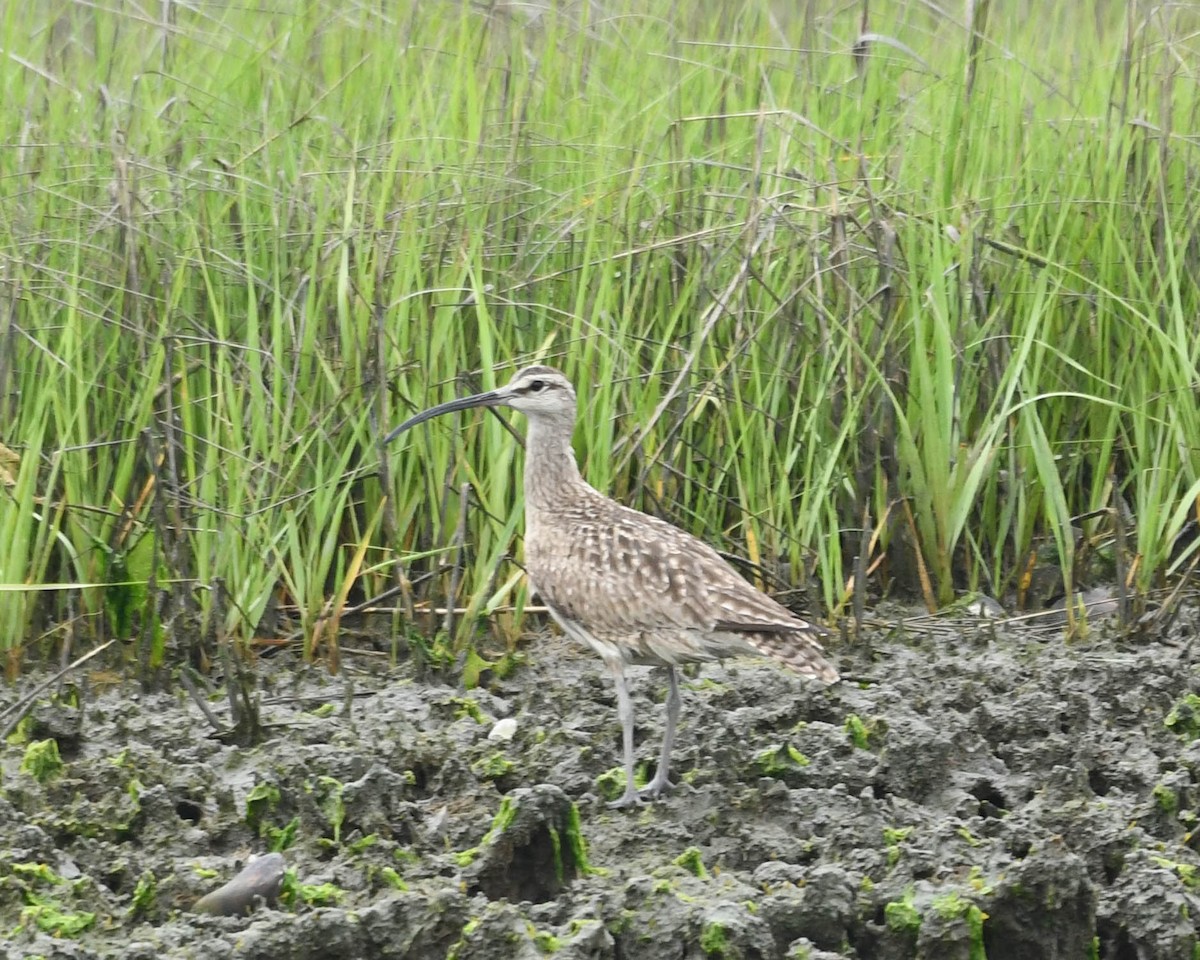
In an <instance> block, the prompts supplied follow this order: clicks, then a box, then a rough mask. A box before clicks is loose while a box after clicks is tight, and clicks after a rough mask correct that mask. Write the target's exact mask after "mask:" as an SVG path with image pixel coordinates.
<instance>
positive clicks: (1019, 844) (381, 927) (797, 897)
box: [0, 617, 1200, 960]
mask: <svg viewBox="0 0 1200 960" xmlns="http://www.w3.org/2000/svg"><path fill="white" fill-rule="evenodd" d="M1179 629H1180V630H1181V631H1183V633H1182V634H1181V635H1182V636H1185V637H1186V636H1190V635H1191V634H1190V633H1188V631H1194V629H1195V619H1194V618H1192V617H1186V618H1184V619H1183V621H1182V622H1181V625H1180V628H1179ZM868 649H869V650H870V653H867V652H866V651H867V650H868ZM1181 649H1183V648H1177V647H1174V646H1171V645H1170V644H1167V643H1155V642H1145V643H1143V644H1140V645H1139V646H1138V647H1137V648H1136V649H1130V648H1128V647H1126V646H1125V645H1123V644H1121V643H1117V642H1109V641H1106V640H1103V639H1095V640H1093V641H1089V642H1086V643H1073V644H1071V645H1066V644H1063V643H1061V642H1059V641H1050V642H1045V641H1041V640H1032V639H1031V638H1028V637H1024V636H1021V635H1020V634H1012V635H1003V636H998V637H996V636H983V635H979V636H976V635H972V634H969V633H964V634H962V635H961V636H959V637H955V638H954V639H953V640H947V639H946V638H945V637H937V636H931V637H927V638H923V637H920V636H916V637H913V638H910V639H908V640H904V639H897V638H895V637H892V638H883V637H880V638H873V639H872V643H871V644H870V646H869V647H863V648H862V649H861V650H859V649H857V648H851V649H842V650H840V651H839V652H838V653H839V656H840V657H841V660H842V664H841V665H842V666H844V667H846V668H847V670H848V672H851V671H852V672H853V673H854V674H855V675H857V676H862V677H870V678H874V679H873V681H872V682H871V683H869V684H866V685H858V684H842V685H840V686H838V687H835V688H832V689H828V690H820V689H815V690H814V689H812V688H811V687H809V686H806V685H804V684H802V683H800V682H798V681H796V680H795V678H793V677H791V676H790V675H788V674H786V673H784V672H781V671H778V670H776V669H774V668H773V667H771V666H769V665H767V664H762V663H758V662H748V661H735V662H731V663H729V664H727V665H724V666H712V667H706V668H704V670H703V673H702V676H701V678H700V681H699V682H694V683H689V684H685V685H684V696H685V699H686V700H687V704H686V709H685V713H684V716H685V718H686V720H685V723H684V726H683V727H682V728H681V732H680V739H679V743H678V749H679V751H680V754H679V758H678V770H679V776H680V780H681V781H683V785H681V786H680V787H678V788H677V789H676V791H675V792H674V793H673V794H672V795H671V796H670V797H669V798H667V799H666V800H665V801H664V802H662V803H658V804H653V805H648V806H645V807H642V808H640V809H638V810H634V811H621V812H618V811H613V810H610V809H608V808H607V807H606V806H605V804H604V798H603V797H602V796H601V795H600V793H599V791H598V790H597V781H598V778H600V777H602V775H603V774H604V772H605V771H608V770H610V769H611V768H613V767H614V766H615V765H616V763H617V761H618V760H619V742H618V741H619V738H618V736H617V732H618V731H617V728H616V724H615V721H614V719H613V716H612V711H611V696H612V694H611V690H610V688H609V686H608V684H607V683H605V681H604V678H603V676H602V671H601V670H600V669H598V667H597V665H596V664H595V662H594V661H593V660H592V659H591V658H589V657H588V656H587V655H585V654H582V653H581V652H579V651H577V650H575V649H574V648H573V647H572V646H571V645H570V644H569V643H567V642H565V641H562V640H560V639H545V640H542V641H539V642H538V643H537V644H536V645H534V646H533V647H531V648H529V653H528V656H527V657H526V662H525V663H524V665H523V666H522V667H521V668H520V669H518V670H516V671H515V672H514V673H513V674H511V675H510V676H508V677H506V678H503V679H497V680H495V681H494V682H493V683H492V684H491V685H490V686H489V687H488V688H486V689H478V690H474V691H472V692H471V694H470V696H469V698H468V697H464V696H463V695H462V693H461V692H460V691H459V690H458V688H457V687H456V686H455V685H452V684H447V683H442V682H439V681H435V680H426V681H422V682H416V681H412V680H408V681H406V682H396V680H395V678H393V677H391V676H388V675H385V674H383V673H379V674H371V673H368V672H362V671H358V670H356V676H355V677H354V685H355V690H356V692H357V695H358V706H357V707H356V710H355V711H354V713H353V714H352V715H349V716H346V715H341V714H338V713H330V712H328V711H321V710H319V709H313V704H314V702H316V701H318V700H320V699H322V698H323V699H325V700H326V701H327V702H330V703H334V702H339V701H340V699H341V698H342V695H343V690H342V683H341V681H340V680H339V679H337V678H330V677H328V676H326V675H323V674H322V673H321V672H320V671H318V670H312V669H310V668H308V667H306V666H304V665H303V664H302V663H299V662H297V661H290V660H288V659H287V658H286V657H284V658H276V659H275V660H274V661H270V662H268V661H264V662H263V663H261V664H260V666H259V669H260V670H261V671H262V672H263V675H264V676H263V681H264V689H265V690H267V689H269V690H270V691H271V692H270V695H268V696H264V700H263V711H264V720H266V721H267V722H268V724H269V726H268V727H267V729H270V730H274V731H276V733H275V734H274V736H273V738H272V739H271V740H269V741H267V742H266V743H264V744H263V745H261V746H259V747H256V748H254V749H245V748H237V747H233V746H230V745H227V744H225V743H223V742H222V741H220V740H219V739H216V738H214V737H212V736H211V730H210V728H209V727H208V726H207V722H206V721H205V720H204V718H203V717H202V716H201V715H200V714H199V712H198V711H197V710H196V709H195V707H194V706H193V705H192V704H191V703H190V702H189V701H188V700H187V699H186V698H182V697H176V696H173V695H168V694H149V695H148V694H142V693H139V692H138V691H136V690H135V689H133V688H130V689H127V690H122V691H107V692H97V693H96V694H95V695H94V696H92V697H91V698H89V699H86V700H85V701H84V706H83V707H82V708H81V709H82V711H83V713H82V719H81V722H80V723H79V725H78V729H77V731H76V733H75V734H74V735H73V736H72V737H70V738H65V737H60V740H61V743H60V750H59V752H60V759H61V762H62V769H61V770H60V771H59V772H58V773H57V774H56V775H54V776H51V777H49V778H47V779H45V780H38V779H37V778H35V777H34V776H33V775H32V774H31V772H29V771H28V770H24V771H23V770H22V769H21V765H22V761H23V760H24V757H25V754H26V748H25V746H24V745H23V744H19V743H18V744H7V745H5V748H4V753H3V755H2V761H0V772H2V774H3V779H2V780H0V850H3V851H4V852H5V854H6V857H5V858H4V859H0V885H2V886H3V888H4V889H7V890H8V891H10V892H12V893H15V895H16V896H15V901H16V902H15V903H14V902H13V901H14V897H11V896H10V897H8V898H5V899H3V900H0V928H3V929H4V930H5V931H6V932H8V931H11V936H12V938H13V939H14V943H15V944H16V947H15V949H17V950H18V951H20V953H21V954H22V955H25V954H28V955H33V954H38V953H41V954H43V955H45V956H47V957H58V956H62V957H68V956H69V957H71V958H72V960H78V958H93V957H94V958H116V957H122V958H124V957H132V958H135V960H136V958H138V957H140V956H145V957H146V958H147V960H153V958H159V957H163V958H174V957H180V958H182V957H186V956H193V955H195V954H196V953H197V951H202V952H205V954H206V955H212V956H217V957H221V956H231V957H232V955H233V954H232V951H233V949H234V945H235V944H237V955H238V956H239V957H243V956H244V957H250V958H264V960H265V958H267V957H270V956H279V955H289V956H293V955H294V956H297V957H304V956H306V955H314V956H315V955H322V956H324V955H332V954H337V955H341V956H347V957H364V958H365V957H375V956H388V955H396V956H406V957H412V958H414V960H434V958H436V960H444V958H445V957H447V956H451V955H452V956H455V957H457V958H458V960H473V958H478V960H484V958H487V960H495V958H503V957H507V956H511V957H514V958H516V957H523V956H537V955H547V951H552V952H553V955H554V956H556V957H564V958H574V957H579V958H582V957H595V958H615V957H617V956H620V957H624V958H633V960H657V958H658V957H660V956H664V954H663V953H662V952H661V950H660V949H659V948H658V947H656V944H660V943H663V942H666V941H670V942H672V943H677V944H681V945H683V948H684V950H685V951H686V952H687V953H688V955H691V956H696V957H701V956H718V955H722V956H728V957H735V956H752V955H755V954H757V955H758V956H761V957H763V958H766V960H770V958H775V957H778V958H783V957H787V956H789V955H790V956H803V955H809V956H817V957H822V958H830V957H845V958H857V960H865V958H868V957H897V958H900V957H907V956H915V955H924V956H943V955H951V954H950V953H948V952H947V951H952V950H957V951H960V952H959V953H954V954H952V955H955V956H962V957H963V958H964V960H968V958H976V960H978V958H981V957H983V956H985V955H986V957H988V958H989V960H1018V958H1020V960H1026V958H1029V960H1060V958H1062V960H1065V958H1068V957H1070V958H1072V960H1074V958H1076V957H1080V956H1088V955H1093V956H1097V957H1101V958H1106V957H1114V956H1120V953H1119V951H1120V950H1124V949H1126V946H1125V945H1130V946H1129V947H1128V949H1136V950H1138V951H1140V953H1141V956H1143V957H1146V958H1151V960H1160V958H1161V960H1167V958H1171V960H1174V958H1175V957H1179V956H1184V957H1187V956H1190V955H1191V953H1192V951H1193V949H1194V947H1195V943H1196V931H1195V928H1194V924H1193V922H1192V921H1191V920H1190V919H1189V918H1191V917H1197V916H1200V890H1197V881H1196V877H1197V876H1200V856H1198V855H1197V854H1196V853H1195V852H1194V851H1193V849H1192V847H1191V844H1192V832H1193V830H1194V829H1195V822H1196V818H1195V811H1196V810H1197V808H1200V743H1198V742H1197V741H1196V740H1195V739H1194V738H1191V737H1190V736H1184V735H1181V733H1182V731H1183V730H1184V729H1185V727H1184V723H1183V721H1182V720H1181V719H1178V718H1182V717H1183V716H1184V710H1185V709H1186V706H1185V707H1184V708H1177V705H1178V704H1181V703H1182V704H1185V705H1186V704H1187V703H1188V699H1187V698H1188V695H1189V694H1192V693H1193V692H1194V691H1195V690H1200V676H1197V675H1195V673H1194V671H1193V669H1192V668H1191V666H1190V665H1188V664H1187V663H1185V662H1181V658H1180V650H1181ZM632 676H633V687H634V696H635V698H637V699H639V700H644V699H645V698H647V697H650V698H653V696H654V692H655V687H656V684H655V682H647V679H646V678H647V676H648V675H646V674H642V673H641V672H639V671H634V672H633V673H632ZM15 693H16V691H13V692H12V693H11V694H10V693H5V694H4V695H5V696H9V695H15ZM468 699H469V700H470V701H471V703H472V704H474V708H468V707H466V706H465V701H466V700H468ZM1173 708H1175V709H1173ZM57 709H58V708H57V707H56V705H55V704H54V703H53V702H51V701H48V702H46V703H44V704H41V705H39V706H38V707H37V709H36V710H35V711H34V714H33V716H32V718H31V722H30V724H29V727H28V732H29V738H28V739H29V740H47V739H50V737H49V736H48V733H49V731H51V730H52V729H54V725H55V722H56V719H55V713H56V710H57ZM639 715H644V716H645V717H647V720H646V722H647V723H648V724H655V723H659V724H660V723H661V722H662V719H661V717H660V716H657V715H656V714H655V713H654V712H653V711H649V710H647V711H645V712H644V713H642V712H641V711H639ZM1172 716H1173V717H1175V718H1176V722H1173V723H1170V724H1168V723H1167V720H1168V718H1169V717H1172ZM504 717H520V722H519V724H518V725H517V728H516V732H515V735H514V737H513V739H512V741H510V742H508V743H505V744H504V745H503V747H502V749H501V750H500V751H499V752H498V745H497V743H496V742H495V741H492V740H489V739H488V737H487V734H488V731H489V728H490V727H491V726H492V725H493V723H494V721H495V720H497V719H499V718H504ZM850 717H858V718H861V720H862V723H863V726H864V728H865V729H866V730H867V731H868V733H867V742H868V749H863V747H862V745H861V743H862V737H861V736H860V735H859V734H860V733H861V731H860V730H859V728H858V725H857V724H854V723H852V722H850V721H849V720H848V718H850ZM651 718H652V719H651ZM884 731H886V733H884ZM655 732H657V731H654V730H648V731H647V733H648V734H649V735H650V738H651V739H652V738H653V734H654V733H655ZM793 752H794V753H795V754H798V755H799V756H801V757H803V758H804V759H805V760H807V763H802V762H800V761H799V760H797V758H796V756H794V755H793ZM501 754H502V756H503V758H504V759H505V760H506V761H507V762H508V763H511V767H507V766H506V768H505V770H504V773H503V776H502V777H501V778H499V779H497V778H496V777H494V776H493V774H495V773H496V772H498V770H497V768H496V766H495V764H496V758H497V757H498V756H500V755H501ZM762 758H767V759H768V760H769V763H768V764H767V766H768V768H769V769H764V768H763V766H762ZM500 784H502V786H501V785H500ZM1169 801H1173V804H1172V802H1169ZM283 837H286V846H287V853H286V856H287V863H288V870H289V875H288V878H287V880H286V882H285V890H286V896H281V902H280V904H279V907H278V908H276V909H270V908H264V909H259V910H257V911H255V912H253V913H252V914H250V915H249V916H247V917H201V916H198V915H194V914H191V913H190V912H189V908H190V905H191V904H193V903H195V901H196V900H198V899H199V898H200V897H202V896H203V895H205V894H206V893H209V892H210V891H212V890H215V889H216V888H218V887H220V886H221V884H222V883H224V882H226V881H228V880H230V879H231V878H233V877H234V876H235V875H236V874H237V873H238V871H239V870H240V869H241V868H242V867H243V866H244V865H245V863H246V858H247V855H248V854H250V853H264V852H266V850H267V849H268V847H269V846H270V845H271V844H272V843H275V842H280V840H281V838H283ZM6 862H12V863H13V864H14V866H13V867H11V868H6V867H4V866H3V864H4V863H6ZM89 915H90V916H89ZM150 943H154V944H155V945H156V946H155V947H154V949H153V950H151V949H150V947H149V946H139V944H142V945H148V944H150ZM68 944H69V945H70V946H68ZM305 951H309V953H308V954H306V953H305ZM318 951H319V953H318ZM388 951H391V954H389V953H388ZM1114 951H1116V952H1114Z"/></svg>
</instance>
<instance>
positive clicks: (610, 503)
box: [385, 366, 838, 806]
mask: <svg viewBox="0 0 1200 960" xmlns="http://www.w3.org/2000/svg"><path fill="white" fill-rule="evenodd" d="M482 406H489V407H495V406H508V407H512V408H513V409H515V410H518V411H520V412H522V413H524V414H525V415H526V417H527V418H528V419H529V431H528V435H527V439H526V451H525V568H526V571H527V572H528V574H529V578H530V581H531V583H532V585H533V587H534V589H535V590H536V591H537V593H538V595H539V596H540V597H541V599H542V601H543V602H544V603H545V604H546V606H547V607H548V608H549V610H550V612H551V613H552V614H553V616H554V619H555V620H556V621H558V623H559V624H560V625H561V626H562V628H563V630H564V631H565V632H566V633H567V634H568V635H569V636H571V637H573V638H574V639H576V640H579V641H580V642H582V643H585V644H587V645H588V646H590V647H591V648H592V649H593V650H595V651H596V652H597V653H598V654H599V655H600V656H601V657H602V658H603V660H604V662H605V664H606V665H607V666H608V669H609V670H610V671H611V673H612V674H613V677H614V679H615V682H616V688H617V706H618V713H619V714H620V718H621V724H622V731H623V734H624V747H625V771H626V775H627V783H626V789H625V795H624V796H623V797H621V799H620V800H618V801H617V805H620V806H624V805H626V804H629V803H633V802H636V801H637V800H638V799H639V798H640V797H639V794H638V792H637V790H636V789H635V787H634V782H633V708H632V705H631V703H630V700H629V691H628V687H627V684H626V682H625V671H624V668H625V665H626V664H627V663H639V664H652V665H659V666H664V667H666V668H667V674H668V681H669V684H670V692H669V695H668V697H667V725H666V734H665V737H664V740H663V749H662V754H661V756H660V760H659V765H658V770H657V772H656V773H655V776H654V779H653V780H652V781H651V782H650V783H649V784H647V786H646V787H645V788H644V790H643V791H642V794H641V796H657V795H658V794H660V793H661V792H662V791H663V790H665V789H667V788H668V787H669V786H670V783H669V780H668V778H667V772H668V768H669V765H670V756H671V747H672V744H673V740H674V734H675V723H676V720H677V718H678V714H679V688H678V678H677V676H676V671H675V667H676V666H678V665H680V664H683V663H688V662H693V661H697V660H715V659H719V658H723V657H730V656H738V655H742V654H749V655H761V656H767V657H771V658H772V659H775V660H778V661H779V662H780V663H783V664H785V665H786V666H788V667H790V668H791V669H793V670H795V671H797V672H798V673H800V674H802V675H803V676H806V677H811V678H814V679H817V680H821V681H824V682H825V683H833V682H834V681H836V680H837V679H838V675H837V671H836V670H835V669H834V668H833V666H832V665H831V664H830V663H829V662H828V661H827V660H826V659H825V657H824V654H823V652H822V650H821V645H820V643H819V638H820V636H821V635H822V634H823V633H824V632H825V631H824V630H822V629H821V628H820V627H816V626H814V625H812V624H810V623H808V622H806V621H804V620H801V619H800V618H799V617H796V616H795V615H794V614H792V613H791V611H789V610H788V609H787V608H785V607H783V606H782V605H781V604H779V603H776V602H775V601H774V600H772V599H771V598H770V597H768V596H767V595H766V594H764V593H761V592H760V591H758V590H756V589H755V588H754V587H753V586H751V585H750V584H749V583H747V582H746V581H745V580H744V579H742V578H741V577H740V576H738V574H737V573H736V572H734V570H733V569H732V568H731V567H730V566H729V564H727V563H726V562H725V561H724V560H723V559H722V558H721V557H720V555H719V554H718V553H717V552H716V551H715V550H713V549H712V547H710V546H708V544H706V543H704V542H702V541H700V540H697V539H696V538H695V537H693V536H692V535H691V534H689V533H685V532H684V531H683V530H680V529H679V528H678V527H674V526H672V525H671V524H669V523H666V522H664V521H662V520H659V519H657V518H655V517H651V516H649V515H647V514H644V513H640V512H639V511H637V510H632V509H630V508H629V507H625V506H622V505H621V504H619V503H617V502H616V501H614V500H611V499H609V498H608V497H606V496H604V495H603V494H602V493H600V492H599V491H598V490H596V489H595V488H594V487H592V486H590V485H589V484H588V483H587V482H586V481H585V480H584V479H583V477H582V476H581V475H580V473H579V468H578V466H577V465H576V462H575V454H574V451H573V450H572V448H571V433H572V431H573V428H574V424H575V406H576V404H575V391H574V389H573V388H572V386H571V384H570V381H568V380H567V378H566V377H564V376H563V375H562V374H561V373H560V372H559V371H557V370H555V369H553V368H552V367H545V366H532V367H526V368H525V369H524V370H521V371H519V372H518V373H517V374H516V375H515V376H514V377H513V378H512V380H511V381H510V382H509V383H508V385H507V386H505V387H502V388H500V389H498V390H493V391H491V392H489V393H482V394H477V395H476V396H472V397H464V398H462V399H459V400H452V401H450V402H449V403H445V404H441V405H440V406H437V407H433V408H431V409H429V410H426V411H425V412H424V413H420V414H417V415H416V416H415V417H412V418H411V419H409V420H407V421H405V422H404V423H402V424H401V425H400V426H399V427H397V428H396V429H395V430H393V431H392V432H391V433H390V434H389V435H388V436H387V438H386V440H385V442H387V441H390V440H392V439H393V438H394V437H395V436H396V435H397V434H399V433H401V432H402V431H404V430H407V429H409V428H410V427H412V426H414V425H415V424H417V423H421V422H423V421H425V420H428V419H430V418H432V417H435V416H438V415H440V414H443V413H449V412H451V411H454V410H465V409H467V408H469V407H482Z"/></svg>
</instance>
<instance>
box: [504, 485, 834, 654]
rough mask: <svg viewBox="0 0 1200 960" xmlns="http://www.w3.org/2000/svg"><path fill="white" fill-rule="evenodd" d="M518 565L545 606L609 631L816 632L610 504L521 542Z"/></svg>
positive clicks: (676, 536)
mask: <svg viewBox="0 0 1200 960" xmlns="http://www.w3.org/2000/svg"><path fill="white" fill-rule="evenodd" d="M526 561H527V564H528V565H529V570H530V574H531V575H532V577H533V580H534V583H535V585H536V586H537V588H538V590H539V592H540V593H541V594H542V596H543V597H544V598H545V599H546V601H547V602H548V603H550V604H552V605H554V606H556V607H557V608H558V609H560V610H562V611H563V612H564V613H566V614H567V615H570V616H573V617H576V618H578V619H580V620H582V621H585V622H588V623H591V624H594V625H595V626H596V627H600V628H606V629H610V630H612V631H614V632H617V631H620V630H623V629H629V630H639V629H641V630H646V629H654V628H656V627H661V626H665V625H671V626H676V627H683V628H689V629H696V628H698V629H703V630H718V631H728V632H737V633H742V632H746V633H749V632H760V633H789V632H796V631H805V630H811V631H812V632H814V633H819V632H821V631H820V628H814V627H812V626H811V625H810V624H807V623H806V622H805V621H803V620H801V619H799V618H798V617H796V616H795V615H793V614H792V613H791V612H790V611H789V610H788V609H787V608H786V607H784V606H782V605H781V604H779V603H777V602H776V601H774V600H772V599H771V598H770V597H768V596H767V595H766V594H764V593H762V592H761V591H759V590H756V589H755V588H754V587H753V586H752V585H751V584H750V583H748V582H747V581H746V580H744V579H742V577H740V576H739V575H738V574H737V573H736V572H735V571H734V570H733V568H732V567H730V566H729V564H728V563H726V562H725V560H724V559H722V557H721V556H720V555H719V554H718V553H717V552H716V551H715V550H714V549H713V548H712V547H710V546H709V545H708V544H706V543H704V542H703V541H701V540H698V539H696V538H695V537H693V536H692V535H691V534H689V533H686V532H684V531H683V530H680V529H679V528H678V527H675V526H672V525H671V524H669V523H666V522H664V521H662V520H658V519H657V518H654V517H651V516H649V515H647V514H643V513H639V512H638V511H636V510H631V509H629V508H628V507H623V506H621V505H619V504H615V503H613V502H612V501H610V500H604V501H603V502H602V503H601V504H599V505H598V506H597V505H593V506H592V508H591V509H590V510H581V511H580V512H579V513H578V514H577V515H576V516H572V517H569V518H564V520H563V522H562V525H561V528H558V529H556V530H555V531H554V532H553V534H552V535H544V536H541V537H538V538H537V542H536V543H533V542H529V541H527V543H526Z"/></svg>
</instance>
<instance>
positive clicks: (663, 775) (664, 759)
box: [639, 666, 679, 799]
mask: <svg viewBox="0 0 1200 960" xmlns="http://www.w3.org/2000/svg"><path fill="white" fill-rule="evenodd" d="M667 681H668V683H669V684H670V689H669V690H668V692H667V729H666V732H665V733H664V734H663V744H662V755H661V756H660V757H659V758H658V770H657V771H655V774H654V779H652V780H651V781H650V782H649V783H648V784H646V785H645V786H644V787H643V788H642V790H641V793H640V794H639V795H640V796H641V797H642V798H643V799H647V798H652V797H657V796H660V795H661V794H663V793H666V792H667V791H668V790H670V789H671V788H672V787H673V786H675V784H673V783H672V782H671V781H670V779H669V776H668V774H669V773H670V769H671V748H672V747H674V746H675V723H676V721H678V720H679V678H678V677H677V676H676V674H675V668H674V667H673V666H668V667H667Z"/></svg>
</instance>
